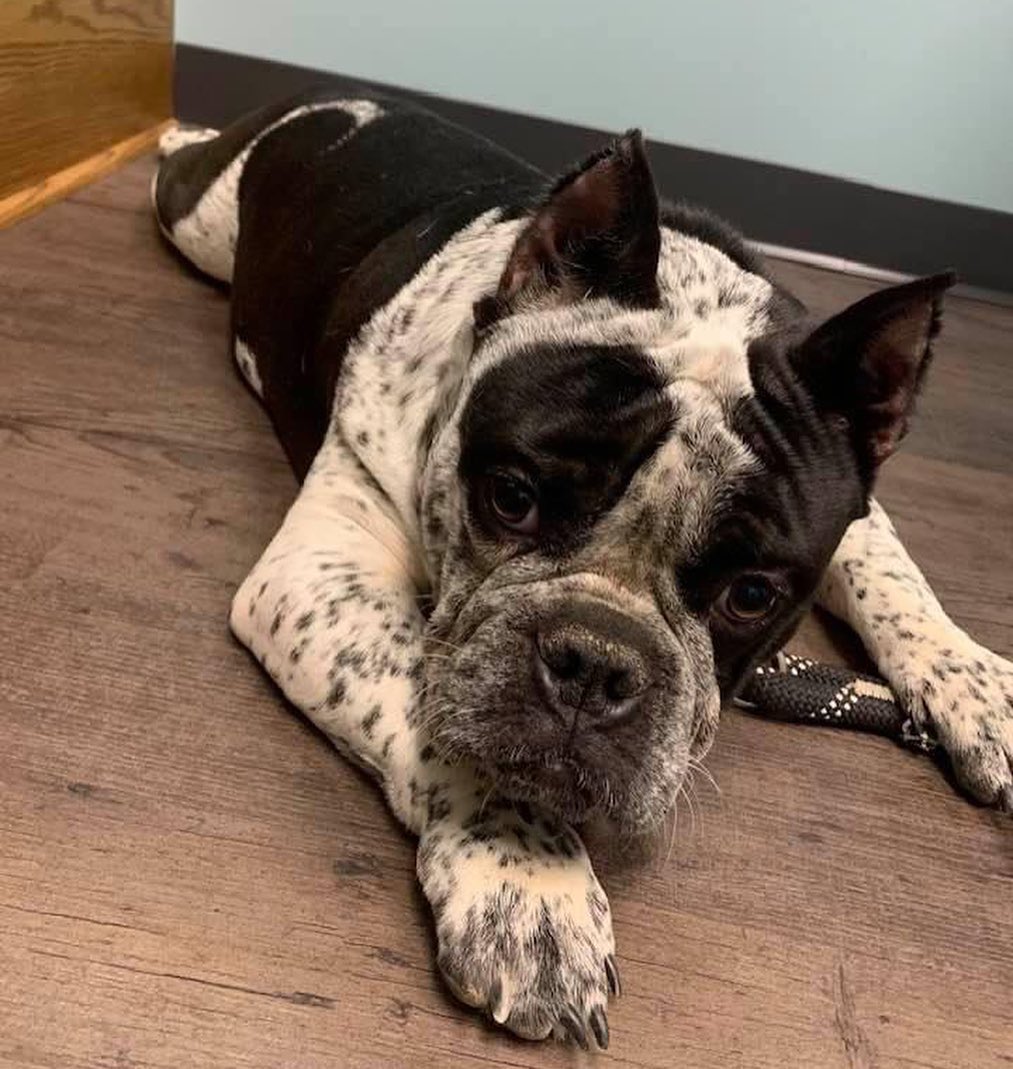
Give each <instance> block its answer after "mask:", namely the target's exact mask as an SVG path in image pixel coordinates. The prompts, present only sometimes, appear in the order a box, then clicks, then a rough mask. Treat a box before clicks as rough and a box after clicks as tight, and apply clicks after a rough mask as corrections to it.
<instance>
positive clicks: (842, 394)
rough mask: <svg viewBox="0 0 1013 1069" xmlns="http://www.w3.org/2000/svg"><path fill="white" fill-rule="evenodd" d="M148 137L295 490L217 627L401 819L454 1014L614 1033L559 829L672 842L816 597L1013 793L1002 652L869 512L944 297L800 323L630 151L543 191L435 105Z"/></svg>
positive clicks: (271, 111)
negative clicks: (741, 697)
mask: <svg viewBox="0 0 1013 1069" xmlns="http://www.w3.org/2000/svg"><path fill="white" fill-rule="evenodd" d="M162 149H163V155H165V156H166V157H167V158H166V159H165V161H164V162H163V164H162V166H161V169H160V171H159V174H158V176H157V179H156V184H155V188H154V199H155V205H156V211H157V215H158V220H159V223H160V225H161V227H162V229H163V231H164V233H165V234H166V236H167V237H168V239H169V240H170V241H171V242H172V243H173V244H174V245H175V246H176V247H177V248H178V249H180V250H181V251H182V252H183V253H184V255H185V256H187V257H188V258H189V259H190V260H191V261H192V262H193V263H194V264H196V265H197V266H198V267H199V268H201V269H202V270H203V271H205V272H207V273H208V274H210V275H213V276H214V277H215V278H218V279H221V280H223V281H228V282H231V283H232V348H233V351H234V354H235V358H236V360H237V362H238V364H239V368H240V370H241V372H242V374H243V375H244V377H245V378H246V381H247V382H248V383H249V385H250V386H251V387H252V389H253V390H254V391H255V392H256V393H257V394H258V395H259V396H260V397H261V398H262V399H263V402H264V405H265V407H266V408H267V411H268V412H269V413H270V416H271V418H272V420H273V421H274V425H275V427H276V428H277V432H278V435H279V437H280V439H281V441H282V443H283V445H284V447H285V449H286V451H287V453H288V455H289V457H290V459H291V461H292V464H293V465H294V467H295V468H296V470H297V472H298V474H299V476H300V477H301V478H302V479H303V484H302V489H301V491H300V493H299V496H298V498H297V499H296V501H295V503H294V504H293V506H292V508H291V510H290V511H289V513H288V516H287V518H286V519H285V522H284V524H283V525H282V527H281V530H280V531H279V532H278V534H277V535H276V536H275V538H274V540H273V541H272V542H271V544H270V545H269V546H268V548H267V549H266V551H265V552H264V555H263V556H262V557H261V559H260V561H259V562H258V563H257V565H256V566H255V567H254V568H253V571H252V572H251V573H250V575H249V577H248V578H247V579H246V580H245V582H244V583H243V584H242V586H241V588H240V590H239V592H238V594H237V595H236V598H235V601H234V602H233V606H232V615H231V623H232V628H233V630H234V631H235V633H236V635H237V636H238V637H239V639H240V640H241V641H242V642H243V643H245V644H246V645H247V646H248V647H249V648H250V649H251V650H252V651H253V653H254V654H255V655H256V656H257V658H258V659H259V660H260V662H261V663H262V664H263V666H264V668H265V669H266V670H267V671H268V672H269V673H270V674H271V676H272V677H273V678H274V680H275V681H276V682H277V683H278V685H279V686H280V687H281V689H282V690H283V691H284V693H285V694H286V695H287V696H288V697H289V698H290V699H291V700H292V702H293V703H294V704H295V705H296V706H298V708H299V709H301V710H302V711H303V712H304V713H305V714H306V715H307V716H308V717H310V719H311V720H312V721H313V722H314V723H316V724H317V725H319V726H320V727H321V728H322V729H323V730H324V731H325V732H326V733H327V735H328V736H329V737H330V738H331V739H332V740H333V741H334V743H335V745H336V746H337V747H338V748H339V749H340V750H341V751H342V752H343V753H345V754H347V755H348V756H349V757H351V758H352V759H353V760H355V761H357V762H359V763H360V764H362V765H364V766H365V767H366V768H368V769H369V770H370V771H372V772H373V773H374V774H375V775H376V777H377V778H378V779H379V780H380V782H381V783H382V785H383V789H384V791H385V794H386V797H387V800H388V802H389V804H390V806H391V808H392V809H393V811H394V813H395V814H396V815H397V817H398V818H399V819H400V820H401V821H402V822H403V823H404V824H405V825H406V826H407V827H408V828H410V829H411V830H412V831H413V832H414V833H415V834H417V835H418V836H419V840H420V843H419V852H418V875H419V879H420V881H421V883H422V887H423V890H424V892H425V894H426V896H427V898H428V900H429V902H430V904H431V906H432V909H433V913H434V916H435V920H436V930H437V935H438V941H439V965H440V968H441V969H442V971H443V974H444V976H445V977H446V979H447V982H448V983H449V984H450V986H451V988H452V989H453V990H454V991H455V992H456V994H457V995H458V996H459V997H460V998H461V999H463V1000H464V1001H465V1002H467V1003H469V1004H470V1005H473V1006H480V1007H485V1008H487V1009H488V1011H489V1012H490V1013H491V1015H492V1017H493V1018H495V1020H496V1021H498V1022H499V1023H501V1024H503V1025H505V1026H506V1027H508V1028H510V1029H512V1030H513V1031H514V1032H517V1033H518V1034H520V1035H523V1036H528V1037H536V1038H537V1037H544V1036H547V1035H549V1034H550V1033H555V1034H557V1035H559V1036H566V1035H568V1036H570V1037H572V1038H574V1039H577V1040H578V1041H580V1042H582V1043H588V1042H590V1040H591V1039H592V1038H593V1039H594V1041H595V1042H596V1043H597V1044H598V1045H600V1046H604V1045H605V1044H606V1043H607V1040H608V1027H607V1024H606V1019H605V1009H606V1005H607V1001H608V997H609V993H610V991H611V992H613V993H614V992H615V991H616V990H617V989H618V976H617V973H616V968H615V959H614V956H613V954H614V944H613V937H612V925H611V918H610V913H609V906H608V902H607V900H606V898H605V895H604V894H603V893H602V889H601V887H600V886H599V884H598V881H597V879H596V878H595V876H594V873H593V872H592V869H591V865H590V863H589V861H588V857H587V854H586V852H585V850H584V847H583V845H582V844H581V842H580V840H579V839H578V837H577V835H576V834H575V833H574V832H573V831H572V830H571V829H570V827H569V826H568V823H567V822H579V821H581V820H582V819H584V818H585V817H586V816H588V815H589V814H591V813H599V814H604V815H605V816H607V817H608V818H610V819H611V820H612V821H613V822H614V825H615V826H616V827H617V828H618V829H620V831H628V830H631V829H634V830H635V829H643V828H645V827H647V826H650V825H651V824H652V823H656V822H658V821H660V820H662V818H663V817H664V815H665V814H666V813H667V811H668V810H669V808H670V807H671V805H672V804H673V800H674V799H675V796H676V794H677V792H678V790H679V788H680V785H681V783H682V780H683V777H684V775H685V774H686V771H687V769H688V768H689V766H690V765H691V764H692V763H694V762H697V761H699V760H700V759H701V758H702V757H703V755H704V754H705V753H706V751H707V749H708V747H709V746H710V743H711V741H712V739H713V737H714V732H715V729H716V728H717V724H718V714H719V710H720V708H721V705H722V702H723V701H726V700H728V699H729V698H730V697H731V696H733V695H734V694H735V692H736V688H737V687H738V686H740V684H741V683H742V681H743V679H744V678H745V676H746V674H747V673H748V672H750V670H751V669H752V667H753V666H754V665H756V663H757V662H758V661H759V659H760V658H763V657H766V656H768V655H769V654H770V653H771V652H772V651H774V650H775V649H776V648H777V647H779V646H780V645H781V644H782V643H783V642H784V641H785V640H786V638H787V637H788V636H789V635H790V634H791V632H792V629H793V628H794V626H795V625H796V623H797V622H798V620H799V618H800V616H801V615H802V613H803V612H804V611H805V610H806V608H807V607H808V606H809V605H810V604H811V603H812V602H813V600H814V599H816V600H818V601H819V602H820V603H821V604H822V605H824V606H826V607H827V608H829V609H830V610H831V611H832V612H834V613H836V614H837V615H838V616H840V617H842V618H843V619H844V620H846V621H848V623H850V624H851V625H852V626H853V627H854V628H855V629H856V630H857V631H858V633H859V634H860V636H861V637H862V639H863V640H864V642H865V644H866V646H867V647H868V650H869V652H870V653H871V655H872V657H873V658H874V659H875V661H876V664H877V665H878V667H879V670H880V671H881V672H882V673H883V675H884V676H885V677H886V678H887V679H888V680H889V681H890V683H891V684H892V686H893V687H894V689H895V690H896V691H897V693H898V694H899V695H900V698H901V700H902V702H903V703H904V705H905V707H906V710H907V712H908V714H909V715H910V716H911V717H912V719H913V720H914V722H915V723H916V724H917V725H920V726H924V727H929V728H931V729H932V730H933V731H934V732H935V734H936V735H937V736H938V738H939V740H940V742H941V743H942V745H943V746H944V747H945V749H946V751H947V753H948V755H949V757H950V759H951V761H952V763H953V766H954V768H955V770H956V773H957V775H958V777H959V778H960V781H961V782H962V783H963V784H964V786H965V787H966V788H967V790H968V791H969V792H970V793H971V794H973V795H974V796H975V797H977V798H978V799H980V800H981V801H984V802H987V803H992V804H997V805H1003V806H1007V807H1008V806H1010V804H1011V803H1013V666H1011V665H1009V664H1007V663H1006V662H1005V661H1003V660H1001V659H1000V658H998V657H996V656H995V655H994V654H992V653H990V652H989V651H987V650H985V649H983V648H982V647H980V646H978V645H977V644H975V643H974V642H973V641H972V640H971V639H970V638H969V637H968V636H967V635H966V634H964V633H963V632H962V631H961V630H960V629H959V628H957V627H956V626H955V625H954V624H953V623H952V622H951V621H950V620H949V619H948V618H947V616H946V615H945V614H944V612H943V610H942V609H941V607H940V606H939V603H938V602H937V601H936V599H935V598H934V597H933V595H932V593H931V592H930V590H929V588H928V586H927V585H926V583H925V580H924V579H923V578H922V576H921V574H920V573H919V571H918V569H917V568H916V567H915V565H914V564H913V563H912V561H911V559H910V558H909V557H908V555H907V554H906V553H905V551H904V549H903V548H902V547H901V545H900V544H899V542H898V540H897V536H896V534H895V533H894V530H893V528H892V527H891V525H890V522H889V520H888V519H887V517H886V516H885V515H884V513H883V511H882V510H881V509H880V508H879V506H878V505H877V504H876V503H875V502H874V501H873V500H871V499H870V496H869V494H870V490H871V488H872V484H873V482H874V480H875V476H876V471H877V469H878V467H879V465H880V464H881V463H882V462H883V461H884V460H885V459H886V458H887V457H888V456H889V455H890V454H891V453H892V452H893V451H894V449H895V448H896V446H897V443H898V441H899V440H900V439H901V437H902V436H903V435H904V432H905V429H906V426H907V421H908V417H909V415H910V413H911V409H912V404H913V401H914V397H915V393H916V391H917V389H918V386H919V384H920V382H921V380H922V377H923V374H924V372H925V369H926V365H927V363H928V361H929V356H930V343H931V340H932V337H933V335H934V334H935V333H936V331H937V329H938V326H939V317H940V302H941V297H942V294H943V291H944V290H945V289H946V288H947V287H948V286H949V285H950V284H951V282H952V278H951V276H949V275H940V276H937V277H933V278H925V279H920V280H918V281H915V282H911V283H909V284H906V285H901V286H896V287H893V288H891V289H887V290H884V291H882V292H879V293H876V294H874V295H873V296H871V297H869V298H867V299H865V300H863V301H860V302H859V303H858V304H856V305H854V306H852V307H851V308H848V309H847V310H845V311H844V312H842V313H841V314H840V315H837V316H835V317H834V318H832V319H830V320H829V321H827V322H825V323H822V324H819V325H814V324H812V323H811V322H809V320H808V319H807V317H806V314H805V311H804V309H803V308H802V306H801V305H800V304H799V302H798V301H796V300H795V299H794V298H793V297H791V296H790V295H789V294H788V293H786V292H784V291H783V290H782V289H780V288H779V287H778V286H777V284H776V283H774V282H773V281H772V280H771V278H770V277H769V275H768V274H767V273H766V271H765V269H764V265H763V264H762V262H761V261H760V260H759V258H758V257H757V256H756V255H755V254H754V253H753V252H752V251H751V250H750V249H749V248H748V247H747V246H746V244H745V243H744V242H743V240H742V239H741V238H740V237H738V236H737V235H736V234H734V233H733V232H732V231H730V230H729V229H728V228H727V227H726V226H725V225H723V224H722V223H721V222H719V221H718V220H716V219H714V218H713V217H711V216H710V215H708V214H707V213H705V212H701V211H697V210H694V209H687V208H684V207H671V206H668V205H666V204H664V203H659V200H658V197H657V194H656V192H655V188H654V183H653V180H652V177H651V171H650V168H649V165H648V162H647V158H646V156H645V154H644V147H643V144H642V142H641V139H640V136H639V134H637V133H630V134H627V135H626V136H625V137H622V138H620V139H619V140H617V141H615V142H614V143H613V144H611V145H609V146H607V147H606V148H604V149H602V151H601V152H599V153H597V154H596V155H594V156H592V157H591V158H590V159H588V160H587V161H585V162H584V163H583V164H581V165H580V166H579V167H578V168H576V169H575V170H574V171H572V172H571V173H569V174H567V175H564V176H563V177H562V178H560V179H558V180H557V181H556V182H555V183H554V184H552V185H549V184H548V183H547V180H546V177H545V176H544V175H543V174H541V173H539V172H538V171H537V170H535V169H533V168H532V167H530V166H528V165H527V164H525V163H524V162H522V161H521V160H519V159H517V158H515V157H514V156H512V155H510V154H509V153H507V152H505V151H503V150H502V149H500V148H498V147H496V146H495V145H492V144H490V143H489V142H487V141H485V140H483V139H481V138H479V137H476V136H474V135H472V134H470V133H468V132H466V131H464V130H462V129H459V128H458V127H456V126H454V125H452V124H449V123H447V122H445V121H443V120H442V119H440V118H438V117H437V116H435V115H433V114H430V113H428V112H425V111H422V110H419V109H417V108H414V107H408V106H406V105H405V104H403V103H400V102H397V101H395V100H386V99H380V98H375V97H374V98H371V99H365V98H363V99H345V98H338V97H336V96H334V95H333V94H327V93H312V94H306V95H304V96H302V97H300V98H298V99H295V100H291V101H288V102H286V103H284V104H281V105H279V106H277V107H272V108H268V109H266V110H264V111H261V112H259V113H257V114H255V115H253V116H251V117H249V118H247V119H244V120H242V121H240V122H238V123H236V124H235V125H234V126H232V127H230V128H229V129H227V130H225V131H224V132H222V133H220V134H218V133H216V132H214V131H200V132H192V131H191V132H185V131H175V132H173V133H171V134H169V135H167V136H166V138H165V139H164V141H163V146H162Z"/></svg>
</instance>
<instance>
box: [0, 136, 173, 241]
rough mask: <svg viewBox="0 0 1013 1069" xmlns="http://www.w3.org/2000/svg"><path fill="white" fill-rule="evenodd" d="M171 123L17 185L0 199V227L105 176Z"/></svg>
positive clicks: (148, 145)
mask: <svg viewBox="0 0 1013 1069" xmlns="http://www.w3.org/2000/svg"><path fill="white" fill-rule="evenodd" d="M172 125H174V124H173V122H172V121H171V120H167V121H166V122H163V123H158V124H157V125H156V126H152V127H149V128H148V129H147V130H142V131H141V132H140V133H138V134H134V135H133V137H128V138H125V139H124V140H123V141H117V142H116V144H115V145H110V146H109V147H108V148H106V149H103V150H102V151H101V152H96V153H95V155H93V156H89V157H88V158H87V159H85V160H81V161H80V162H78V163H75V164H72V165H71V166H70V167H64V168H63V169H62V170H60V171H57V172H56V173H55V174H51V175H49V176H48V177H47V178H44V179H42V181H41V182H35V183H34V184H33V185H30V186H28V187H26V188H25V189H19V190H18V191H17V192H16V193H12V194H11V195H10V196H8V197H4V198H3V200H0V229H3V228H4V227H8V226H10V225H11V224H12V223H17V222H20V221H21V220H22V219H25V218H27V217H28V216H29V215H34V214H35V213H36V212H38V211H41V210H42V209H43V208H45V207H46V205H47V204H52V203H53V201H55V200H61V199H62V198H63V197H66V196H68V195H69V194H71V193H73V192H74V190H75V189H78V188H80V187H81V186H86V185H88V184H89V183H90V182H94V181H96V180H97V179H99V178H103V177H105V175H107V174H109V173H110V172H112V171H115V170H116V168H117V167H122V166H123V164H125V163H127V162H128V161H129V160H132V159H134V158H135V157H136V156H140V155H141V154H142V153H144V152H147V151H148V150H149V149H152V148H154V147H155V145H156V144H158V138H159V135H160V134H161V133H162V131H163V130H166V129H168V128H169V127H170V126H172Z"/></svg>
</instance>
